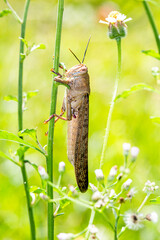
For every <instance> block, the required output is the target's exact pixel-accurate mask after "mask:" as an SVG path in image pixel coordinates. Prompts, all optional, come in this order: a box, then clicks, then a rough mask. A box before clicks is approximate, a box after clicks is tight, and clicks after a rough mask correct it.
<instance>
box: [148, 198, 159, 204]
mask: <svg viewBox="0 0 160 240" xmlns="http://www.w3.org/2000/svg"><path fill="white" fill-rule="evenodd" d="M150 202H151V203H154V204H160V196H159V197H157V198H155V199H151V200H150Z"/></svg>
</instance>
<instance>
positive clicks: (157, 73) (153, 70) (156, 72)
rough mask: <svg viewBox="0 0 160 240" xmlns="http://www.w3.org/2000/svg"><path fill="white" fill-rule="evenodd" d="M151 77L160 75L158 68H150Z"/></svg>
mask: <svg viewBox="0 0 160 240" xmlns="http://www.w3.org/2000/svg"><path fill="white" fill-rule="evenodd" d="M152 75H153V76H154V77H156V76H159V75H160V70H159V67H152Z"/></svg>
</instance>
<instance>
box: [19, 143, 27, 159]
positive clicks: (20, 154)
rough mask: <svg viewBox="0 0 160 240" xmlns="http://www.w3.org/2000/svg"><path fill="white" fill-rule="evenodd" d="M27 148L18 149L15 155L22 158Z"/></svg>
mask: <svg viewBox="0 0 160 240" xmlns="http://www.w3.org/2000/svg"><path fill="white" fill-rule="evenodd" d="M28 148H29V147H27V146H23V147H19V148H18V149H17V152H16V155H17V156H19V157H20V158H22V157H23V156H24V153H25V152H26V151H27V150H28Z"/></svg>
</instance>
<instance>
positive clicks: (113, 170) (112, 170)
mask: <svg viewBox="0 0 160 240" xmlns="http://www.w3.org/2000/svg"><path fill="white" fill-rule="evenodd" d="M117 171H118V167H117V165H115V166H113V167H112V168H111V170H110V172H109V176H108V180H110V181H111V180H113V179H114V177H115V176H116V175H117Z"/></svg>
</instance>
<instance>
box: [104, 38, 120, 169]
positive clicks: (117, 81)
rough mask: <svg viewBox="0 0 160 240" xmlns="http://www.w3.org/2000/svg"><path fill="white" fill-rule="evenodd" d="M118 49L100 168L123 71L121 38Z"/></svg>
mask: <svg viewBox="0 0 160 240" xmlns="http://www.w3.org/2000/svg"><path fill="white" fill-rule="evenodd" d="M116 41H117V49H118V67H117V76H116V81H115V86H114V91H113V96H112V101H111V105H110V109H109V113H108V119H107V126H106V132H105V136H104V142H103V147H102V155H101V160H100V168H101V169H102V167H103V164H104V155H105V151H106V147H107V143H108V137H109V131H110V125H111V118H112V113H113V109H114V104H115V101H114V100H115V98H116V95H117V89H118V83H119V80H120V73H121V38H117V39H116Z"/></svg>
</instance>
